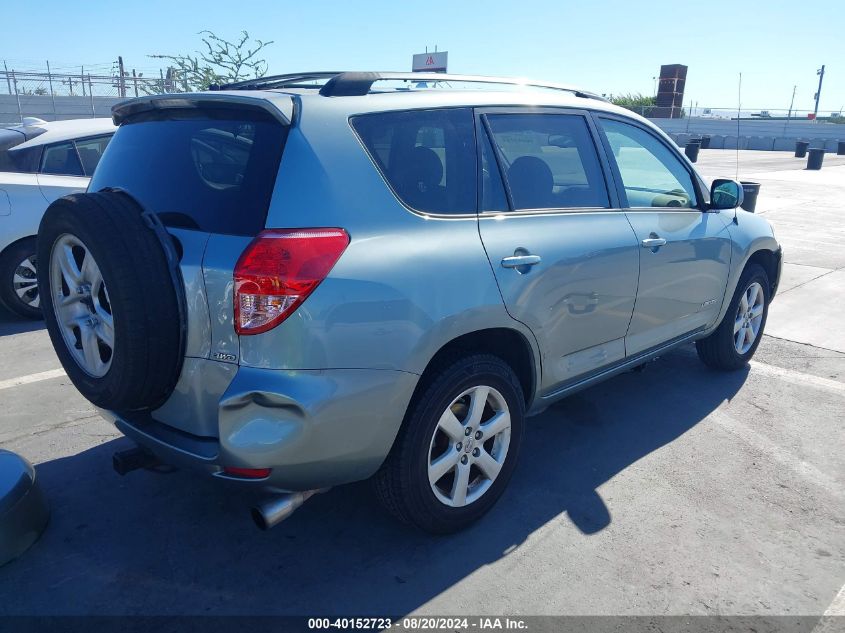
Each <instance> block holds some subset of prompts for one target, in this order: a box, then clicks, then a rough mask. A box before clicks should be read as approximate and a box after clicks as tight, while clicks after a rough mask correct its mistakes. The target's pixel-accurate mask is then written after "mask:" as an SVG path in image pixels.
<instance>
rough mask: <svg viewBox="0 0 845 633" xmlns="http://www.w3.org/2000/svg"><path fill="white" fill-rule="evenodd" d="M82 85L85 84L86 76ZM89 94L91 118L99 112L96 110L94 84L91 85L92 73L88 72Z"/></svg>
mask: <svg viewBox="0 0 845 633" xmlns="http://www.w3.org/2000/svg"><path fill="white" fill-rule="evenodd" d="M82 85H83V86H84V85H85V78H84V77H83V78H82ZM88 94H89V95H91V118H92V119H93V118H94V117H96V116H97V113H96V112H95V111H94V86H92V85H91V73H88Z"/></svg>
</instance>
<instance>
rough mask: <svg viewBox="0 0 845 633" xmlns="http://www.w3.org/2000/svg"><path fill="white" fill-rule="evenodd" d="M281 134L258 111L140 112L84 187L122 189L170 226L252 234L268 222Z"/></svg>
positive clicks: (122, 129) (117, 134)
mask: <svg viewBox="0 0 845 633" xmlns="http://www.w3.org/2000/svg"><path fill="white" fill-rule="evenodd" d="M286 135H287V127H286V126H284V125H282V124H281V123H280V122H279V121H277V120H276V119H274V118H272V117H271V116H270V115H269V114H266V113H264V112H261V111H251V110H248V111H247V110H243V109H239V110H237V111H235V110H224V109H220V110H216V109H214V110H212V109H191V110H187V109H186V110H159V111H156V112H148V113H141V114H139V115H136V116H135V117H133V118H131V119H129V120H128V121H126V122H124V123H123V124H122V125H121V126H120V127H119V128H118V130H117V132H115V135H114V139H113V140H112V142H111V143H109V146H108V148H107V149H106V152H105V153H104V154H103V157H102V159H101V160H100V163H99V165H98V166H97V171H96V173H95V175H94V178H93V179H92V181H91V185H90V186H89V190H90V191H100V190H102V189H104V188H106V187H112V188H120V189H123V190H125V191H127V192H128V193H129V194H131V195H132V196H133V197H135V199H137V200H138V202H140V203H141V205H143V206H144V207H145V208H146V209H148V210H150V211H153V212H155V213H157V214H158V215H159V217H160V218H161V219H162V221H163V222H164V224H166V225H169V226H178V227H182V228H189V229H198V230H202V231H208V232H210V233H223V234H228V235H255V234H256V233H258V232H259V231H261V230H262V229H263V228H264V223H265V221H266V219H267V208H268V206H269V204H270V196H271V194H272V192H273V185H274V183H275V180H276V173H277V171H278V168H279V160H280V159H281V155H282V149H283V147H284V142H285V138H286Z"/></svg>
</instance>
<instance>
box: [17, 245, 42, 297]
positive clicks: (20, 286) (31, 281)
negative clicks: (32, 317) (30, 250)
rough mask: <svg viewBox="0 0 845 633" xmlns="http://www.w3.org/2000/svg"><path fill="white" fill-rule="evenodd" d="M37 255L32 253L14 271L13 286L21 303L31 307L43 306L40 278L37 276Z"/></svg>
mask: <svg viewBox="0 0 845 633" xmlns="http://www.w3.org/2000/svg"><path fill="white" fill-rule="evenodd" d="M35 264H36V259H35V255H30V256H29V257H27V258H26V259H24V260H23V261H22V262H20V263H19V264H18V265H17V266H15V270H14V272H13V273H12V287H13V288H14V290H15V294H16V295H17V296H18V299H20V301H21V303H23V304H24V305H27V306H29V307H31V308H39V307H40V306H41V298H40V297H39V296H38V279H37V278H36V267H35Z"/></svg>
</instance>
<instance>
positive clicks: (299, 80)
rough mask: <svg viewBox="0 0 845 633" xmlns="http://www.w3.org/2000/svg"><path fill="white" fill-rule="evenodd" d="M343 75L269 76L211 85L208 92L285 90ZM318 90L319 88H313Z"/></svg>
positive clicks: (327, 72) (336, 72)
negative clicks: (289, 87)
mask: <svg viewBox="0 0 845 633" xmlns="http://www.w3.org/2000/svg"><path fill="white" fill-rule="evenodd" d="M341 74H343V73H342V72H340V71H327V70H321V71H317V72H312V73H307V72H303V73H288V74H285V75H269V76H266V77H256V78H255V79H244V80H243V81H235V82H232V83H228V84H211V85H210V86H209V87H208V89H209V90H262V89H267V88H285V87H288V86H301V84H303V83H305V82H308V81H315V80H319V79H326V80H328V79H331V78H332V77H335V76H337V75H341ZM314 87H315V88H319V86H314Z"/></svg>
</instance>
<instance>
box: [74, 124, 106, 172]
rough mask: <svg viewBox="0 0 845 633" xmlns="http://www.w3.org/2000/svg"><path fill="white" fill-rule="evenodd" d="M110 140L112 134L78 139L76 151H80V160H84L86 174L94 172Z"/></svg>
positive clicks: (83, 167) (83, 166)
mask: <svg viewBox="0 0 845 633" xmlns="http://www.w3.org/2000/svg"><path fill="white" fill-rule="evenodd" d="M110 140H111V134H109V135H108V136H95V137H93V138H86V139H80V140H78V141H76V151H77V152H78V153H79V160H80V161H81V162H82V169H83V171H84V172H85V175H86V176H91V175H92V174H93V173H94V170H95V169H96V168H97V164H98V163H99V162H100V158H102V157H103V152H105V151H106V146H108V144H109V141H110Z"/></svg>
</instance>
